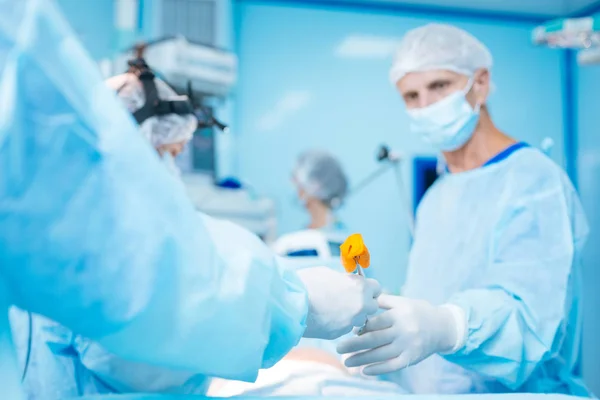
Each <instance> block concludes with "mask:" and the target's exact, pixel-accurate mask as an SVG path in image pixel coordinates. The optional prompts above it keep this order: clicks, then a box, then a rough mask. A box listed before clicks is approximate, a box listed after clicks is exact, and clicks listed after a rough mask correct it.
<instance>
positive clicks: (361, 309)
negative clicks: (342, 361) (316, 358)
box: [298, 267, 381, 340]
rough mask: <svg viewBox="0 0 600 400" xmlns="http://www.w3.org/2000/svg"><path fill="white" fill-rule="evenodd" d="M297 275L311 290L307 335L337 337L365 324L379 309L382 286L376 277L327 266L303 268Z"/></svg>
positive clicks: (330, 338)
mask: <svg viewBox="0 0 600 400" xmlns="http://www.w3.org/2000/svg"><path fill="white" fill-rule="evenodd" d="M298 276H299V277H300V279H301V280H302V282H303V283H304V286H305V287H306V291H307V292H308V303H309V309H308V317H307V320H306V331H305V332H304V337H306V338H318V339H328V340H332V339H337V338H338V337H340V336H342V335H345V334H346V333H348V332H350V331H351V330H352V328H353V327H355V326H362V325H363V324H364V323H365V322H366V320H367V316H368V315H371V314H375V313H376V312H377V310H378V308H379V306H378V303H377V297H378V296H379V294H380V293H381V287H380V286H379V283H377V281H376V280H374V279H365V278H364V277H362V276H358V275H349V274H343V273H340V272H337V271H334V270H332V269H330V268H327V267H315V268H306V269H302V270H300V271H298Z"/></svg>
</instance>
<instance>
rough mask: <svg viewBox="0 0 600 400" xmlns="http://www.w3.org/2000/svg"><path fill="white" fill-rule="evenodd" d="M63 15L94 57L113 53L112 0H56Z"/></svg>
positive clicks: (99, 57)
mask: <svg viewBox="0 0 600 400" xmlns="http://www.w3.org/2000/svg"><path fill="white" fill-rule="evenodd" d="M56 3H57V4H58V6H59V7H60V9H61V11H62V13H63V15H64V16H65V18H66V19H67V20H68V22H69V24H70V25H71V27H72V28H73V30H74V31H75V32H76V33H77V35H78V37H79V39H80V40H81V42H82V43H83V45H84V46H85V48H86V49H87V50H88V52H89V53H90V54H91V56H92V57H93V58H94V59H97V60H98V59H101V58H104V57H109V56H110V55H111V54H112V53H113V47H114V39H115V30H114V0H94V2H93V7H91V6H90V1H87V0H57V1H56Z"/></svg>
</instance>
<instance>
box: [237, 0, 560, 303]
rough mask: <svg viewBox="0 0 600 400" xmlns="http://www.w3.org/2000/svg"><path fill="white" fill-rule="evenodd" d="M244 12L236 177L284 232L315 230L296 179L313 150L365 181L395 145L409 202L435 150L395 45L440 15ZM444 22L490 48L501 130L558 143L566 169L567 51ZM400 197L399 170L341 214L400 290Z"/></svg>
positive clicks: (406, 241)
mask: <svg viewBox="0 0 600 400" xmlns="http://www.w3.org/2000/svg"><path fill="white" fill-rule="evenodd" d="M271 3H272V2H271ZM235 11H236V34H237V38H236V43H237V52H238V55H239V58H240V71H239V85H238V88H237V91H236V126H237V127H238V128H237V130H236V142H237V143H236V147H237V149H238V153H237V154H238V165H237V167H238V168H237V171H238V172H239V174H240V176H241V177H242V178H243V179H245V180H246V181H247V182H249V183H250V184H251V185H252V186H254V187H255V188H256V189H257V190H258V191H259V192H261V193H264V194H266V195H269V196H272V197H273V198H274V199H275V200H276V202H277V205H278V215H279V226H278V227H279V231H280V233H284V232H289V231H294V230H297V229H301V228H302V227H303V226H305V224H306V223H307V215H306V214H305V213H304V212H303V211H302V209H301V208H300V207H298V206H297V205H295V204H294V202H293V198H294V188H293V187H292V184H291V182H290V174H291V169H292V167H293V164H294V160H295V158H296V157H297V155H298V153H300V152H301V151H303V150H305V149H308V148H314V147H319V148H327V149H329V150H330V151H331V152H332V153H334V154H335V155H336V156H337V157H339V159H340V160H341V162H342V163H343V165H344V167H345V169H346V171H347V173H348V175H349V177H350V180H351V183H352V184H356V183H358V182H359V180H361V179H362V178H364V177H365V176H366V175H368V174H369V173H371V172H372V171H373V170H374V169H376V168H377V167H378V165H377V163H376V161H375V154H376V151H377V148H378V146H379V145H381V144H382V143H386V144H389V145H390V146H392V147H393V149H394V150H396V151H398V152H400V153H402V154H403V155H404V156H405V159H406V161H405V163H404V164H403V169H404V173H403V176H404V178H405V186H406V189H405V190H407V191H408V193H412V180H411V179H409V178H410V177H412V167H411V159H412V157H413V156H415V155H431V156H435V153H434V152H433V151H432V150H431V149H430V148H428V147H427V146H426V145H424V144H423V143H421V141H420V140H419V139H418V138H416V137H413V136H411V135H410V134H409V133H408V132H407V119H406V117H405V116H404V114H403V106H402V104H401V100H400V98H399V96H398V95H397V94H396V93H395V91H394V89H393V87H392V86H391V85H390V83H389V82H388V69H389V66H390V63H391V54H392V51H393V48H394V46H393V44H394V43H395V41H396V40H397V39H398V38H400V37H401V36H402V34H403V33H404V32H406V31H407V30H408V29H410V28H414V27H417V26H419V25H422V24H424V23H427V22H431V21H433V18H432V17H424V16H423V15H405V14H384V13H380V12H376V11H373V12H370V11H369V10H359V11H354V10H352V11H351V10H344V9H329V8H325V7H316V6H315V7H303V6H297V5H296V6H292V5H280V4H267V3H265V2H260V1H255V0H240V1H238V2H237V3H236V10H235ZM437 20H438V21H443V22H448V23H454V24H456V25H458V26H460V27H462V28H465V29H467V30H468V31H470V32H472V33H473V34H475V35H476V36H477V37H479V38H480V39H481V40H482V41H483V42H484V43H485V44H487V45H488V46H489V48H490V50H491V52H492V54H493V55H494V57H495V66H494V69H493V79H494V82H495V85H496V90H495V92H494V93H493V95H492V97H491V99H490V104H489V105H490V110H491V113H492V116H493V117H494V119H495V121H496V122H497V123H498V125H499V126H500V128H502V129H503V130H505V131H506V132H508V133H509V134H511V135H514V136H515V137H517V138H519V139H521V140H524V141H527V142H530V143H531V144H532V145H536V146H537V145H539V143H540V142H541V141H542V139H543V138H544V137H551V138H552V139H554V142H555V147H554V149H553V152H552V157H553V158H554V159H555V160H556V161H557V162H559V163H561V164H563V162H564V157H563V145H562V140H563V135H562V131H563V116H562V98H561V72H562V71H561V68H562V66H561V55H560V52H557V51H552V50H548V49H543V48H536V47H533V46H532V45H531V36H530V35H531V29H532V27H533V25H530V24H528V23H522V22H519V23H517V22H503V21H501V22H496V21H489V20H482V19H465V18H462V19H458V18H454V19H453V18H449V17H445V18H442V19H437ZM401 196H407V194H406V192H405V193H404V194H401V193H400V192H399V190H398V188H397V186H396V181H395V179H394V175H393V174H392V172H391V171H390V172H388V173H386V174H385V175H383V176H381V177H380V178H379V179H378V180H376V181H374V182H373V183H372V184H370V185H369V186H367V187H366V188H365V189H364V190H363V191H361V192H359V193H357V194H356V195H354V196H352V197H350V198H349V199H348V201H347V204H346V205H345V206H344V207H343V209H342V210H341V211H340V213H339V215H340V217H341V219H342V220H343V221H344V222H345V223H346V224H347V225H348V227H349V228H350V230H352V231H358V232H361V233H362V234H363V235H364V237H365V240H366V243H367V245H368V246H369V248H370V250H371V252H372V260H373V268H372V269H370V270H369V273H370V274H372V275H373V276H375V277H376V278H379V279H380V280H381V281H382V283H383V284H384V285H385V286H386V287H387V288H388V290H391V291H394V292H396V291H398V290H399V288H400V286H401V284H402V282H403V280H404V276H405V271H406V264H407V254H408V250H409V245H410V235H409V230H408V221H407V217H406V215H407V211H406V208H405V207H403V203H402V201H401V199H402V197H401ZM431 248H432V251H435V248H436V243H431ZM432 278H433V279H434V277H432Z"/></svg>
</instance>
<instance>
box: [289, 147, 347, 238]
mask: <svg viewBox="0 0 600 400" xmlns="http://www.w3.org/2000/svg"><path fill="white" fill-rule="evenodd" d="M292 182H293V183H294V185H295V187H296V193H297V196H298V199H299V200H300V202H301V203H302V205H303V206H304V208H305V209H306V211H307V212H308V214H309V216H310V222H309V225H308V229H322V230H333V231H335V230H341V229H344V226H343V224H342V223H341V222H340V221H339V220H338V219H337V218H336V216H335V210H336V209H337V208H339V207H340V206H341V205H342V203H343V202H344V199H345V197H346V195H347V194H348V178H347V177H346V174H345V173H344V170H343V168H342V166H341V164H340V162H339V161H338V160H337V159H336V158H335V157H334V156H333V155H331V154H329V153H328V152H326V151H322V150H309V151H306V152H304V153H302V154H300V156H299V157H298V160H297V161H296V165H295V166H294V169H293V172H292Z"/></svg>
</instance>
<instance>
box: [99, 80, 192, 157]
mask: <svg viewBox="0 0 600 400" xmlns="http://www.w3.org/2000/svg"><path fill="white" fill-rule="evenodd" d="M154 81H155V83H156V90H157V91H158V97H159V98H160V99H161V100H181V99H182V98H186V96H179V95H178V94H177V93H176V92H175V91H174V90H173V89H172V88H171V87H169V85H167V84H166V83H165V82H164V81H163V80H161V79H158V78H154ZM106 84H107V85H108V86H109V87H110V88H111V89H113V90H115V91H118V96H119V98H120V99H121V100H122V101H123V102H124V103H125V107H127V109H128V110H129V112H131V113H134V112H136V111H137V110H139V109H140V108H142V107H143V106H144V103H145V102H146V95H145V93H144V88H143V86H142V83H141V82H140V80H139V79H138V77H137V76H135V75H134V74H132V73H125V74H122V75H117V76H114V77H112V78H109V79H107V80H106ZM197 126H198V120H197V118H196V116H195V115H191V114H190V115H177V114H167V115H161V116H156V117H151V118H148V119H147V120H145V121H144V122H142V124H141V125H140V132H141V133H142V135H144V136H145V137H146V138H147V139H148V140H149V141H150V142H151V143H152V145H153V146H154V147H155V148H158V147H160V146H162V145H167V144H175V143H180V142H187V141H189V140H190V139H191V138H192V136H193V134H194V131H195V130H196V128H197Z"/></svg>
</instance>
